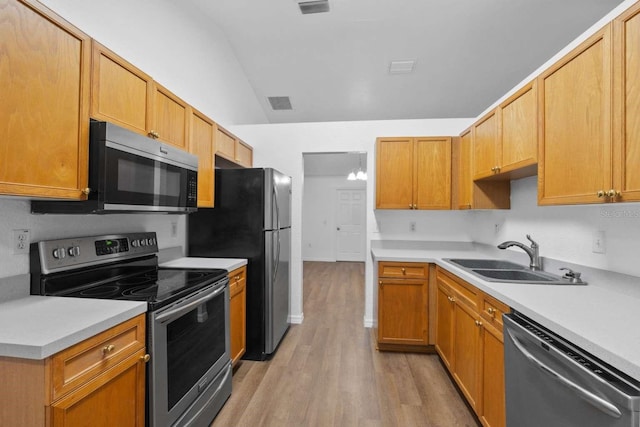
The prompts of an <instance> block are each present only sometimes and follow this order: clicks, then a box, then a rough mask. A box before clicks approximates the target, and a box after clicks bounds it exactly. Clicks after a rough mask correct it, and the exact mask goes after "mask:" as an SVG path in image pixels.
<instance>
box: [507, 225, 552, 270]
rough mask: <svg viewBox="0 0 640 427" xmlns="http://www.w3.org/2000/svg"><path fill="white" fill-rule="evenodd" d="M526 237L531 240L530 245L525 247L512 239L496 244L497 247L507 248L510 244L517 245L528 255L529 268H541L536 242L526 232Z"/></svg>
mask: <svg viewBox="0 0 640 427" xmlns="http://www.w3.org/2000/svg"><path fill="white" fill-rule="evenodd" d="M527 239H528V240H529V241H530V242H531V247H527V246H525V245H524V244H522V243H520V242H515V241H513V240H509V241H506V242H503V243H500V244H499V245H498V249H507V248H508V247H511V246H517V247H519V248H520V249H522V250H523V251H525V252H526V253H527V255H529V259H530V262H529V268H530V269H531V270H542V266H541V265H540V255H539V253H538V248H539V246H538V244H537V243H536V242H534V241H533V239H532V238H531V236H530V235H528V234H527Z"/></svg>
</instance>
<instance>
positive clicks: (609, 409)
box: [507, 328, 622, 418]
mask: <svg viewBox="0 0 640 427" xmlns="http://www.w3.org/2000/svg"><path fill="white" fill-rule="evenodd" d="M507 334H508V335H509V338H511V341H512V342H513V344H514V345H515V347H516V348H517V349H518V351H519V352H520V353H522V355H523V356H524V357H526V358H527V359H528V360H529V361H530V362H531V363H533V364H534V365H536V366H537V367H538V369H540V370H541V371H542V372H544V373H546V374H548V375H550V376H551V377H553V378H554V379H555V380H556V381H558V382H559V383H560V384H562V385H564V386H565V387H567V388H569V389H570V390H572V391H573V392H575V393H576V394H577V395H578V396H579V397H580V398H581V399H583V400H585V401H586V402H587V403H590V404H591V405H593V406H594V407H595V408H597V409H599V410H600V411H602V412H604V413H605V414H607V415H609V416H610V417H613V418H620V417H621V416H622V413H621V412H620V410H619V409H618V408H616V407H615V406H614V405H613V404H611V403H610V402H607V401H606V400H604V399H602V398H601V397H598V396H596V395H595V394H593V393H591V392H590V391H589V390H587V389H585V388H584V387H582V386H580V385H578V384H576V383H574V382H573V381H571V380H570V379H568V378H565V377H564V376H562V375H560V374H559V373H558V372H556V371H555V370H554V369H552V368H550V367H549V366H547V365H546V364H545V363H543V362H542V361H540V360H538V359H536V357H535V356H534V355H533V354H531V353H530V352H529V351H528V350H527V349H526V348H524V346H523V345H522V343H520V341H519V340H518V338H516V337H515V336H514V335H513V333H512V332H511V330H509V328H507Z"/></svg>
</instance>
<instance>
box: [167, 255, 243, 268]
mask: <svg viewBox="0 0 640 427" xmlns="http://www.w3.org/2000/svg"><path fill="white" fill-rule="evenodd" d="M243 265H247V260H246V259H243V258H199V257H183V258H177V259H172V260H171V261H167V262H163V263H161V264H160V267H168V268H203V269H204V268H222V269H223V270H227V271H233V270H235V269H236V268H240V267H242V266H243Z"/></svg>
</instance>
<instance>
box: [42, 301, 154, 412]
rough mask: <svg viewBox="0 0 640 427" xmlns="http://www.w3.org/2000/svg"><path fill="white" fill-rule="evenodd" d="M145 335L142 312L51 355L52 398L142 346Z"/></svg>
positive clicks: (102, 370) (58, 396) (85, 380)
mask: <svg viewBox="0 0 640 427" xmlns="http://www.w3.org/2000/svg"><path fill="white" fill-rule="evenodd" d="M144 337H145V315H144V314H141V315H139V316H137V317H134V318H133V319H131V320H128V321H126V322H123V323H121V324H119V325H117V326H115V327H113V328H111V329H109V330H107V331H105V332H102V333H100V334H98V335H95V336H93V337H91V338H89V339H86V340H84V341H82V342H80V343H78V344H76V345H74V346H72V347H69V348H68V349H66V350H63V351H61V352H60V353H57V354H55V355H54V356H52V358H51V372H52V388H53V396H52V400H56V399H58V398H60V397H62V396H63V395H65V394H66V393H68V392H70V391H71V390H73V389H75V388H76V387H78V386H80V385H82V384H84V383H85V382H87V381H89V380H90V379H92V378H93V377H95V376H96V375H99V374H100V373H102V372H104V371H106V370H107V369H109V368H111V367H112V366H114V365H116V364H117V363H119V362H121V361H122V360H124V359H126V358H127V357H129V356H130V355H131V354H133V353H135V352H136V351H138V350H141V349H143V348H144V347H145V342H144Z"/></svg>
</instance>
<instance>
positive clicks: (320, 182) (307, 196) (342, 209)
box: [302, 152, 367, 262]
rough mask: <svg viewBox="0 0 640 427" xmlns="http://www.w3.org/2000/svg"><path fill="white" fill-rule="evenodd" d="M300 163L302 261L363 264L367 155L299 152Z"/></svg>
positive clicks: (363, 153) (361, 153)
mask: <svg viewBox="0 0 640 427" xmlns="http://www.w3.org/2000/svg"><path fill="white" fill-rule="evenodd" d="M303 162H304V185H303V194H302V260H303V261H323V262H335V261H362V262H363V261H364V260H365V256H364V252H365V248H366V235H367V233H366V188H367V180H366V179H367V175H366V165H367V153H366V152H331V153H303ZM358 172H360V173H358ZM357 176H359V177H360V179H349V178H355V177H357ZM356 258H357V259H356Z"/></svg>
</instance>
